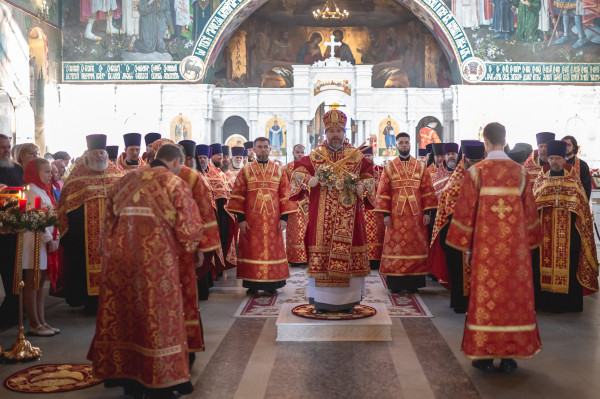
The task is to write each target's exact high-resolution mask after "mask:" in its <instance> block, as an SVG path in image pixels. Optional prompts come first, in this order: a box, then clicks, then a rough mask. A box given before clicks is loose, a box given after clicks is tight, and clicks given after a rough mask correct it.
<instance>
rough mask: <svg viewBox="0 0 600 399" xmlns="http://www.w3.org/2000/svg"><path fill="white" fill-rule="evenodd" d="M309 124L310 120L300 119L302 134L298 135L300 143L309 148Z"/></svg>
mask: <svg viewBox="0 0 600 399" xmlns="http://www.w3.org/2000/svg"><path fill="white" fill-rule="evenodd" d="M308 124H309V121H304V120H303V121H300V136H298V144H302V145H303V146H304V148H305V149H307V150H308V148H309V142H308V132H307V131H306V128H307V126H308ZM307 155H308V154H307Z"/></svg>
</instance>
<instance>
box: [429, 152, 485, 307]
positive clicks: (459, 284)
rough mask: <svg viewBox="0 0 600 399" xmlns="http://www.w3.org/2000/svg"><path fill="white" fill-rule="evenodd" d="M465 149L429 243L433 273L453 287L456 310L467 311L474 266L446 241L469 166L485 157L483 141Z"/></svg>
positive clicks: (446, 190)
mask: <svg viewBox="0 0 600 399" xmlns="http://www.w3.org/2000/svg"><path fill="white" fill-rule="evenodd" d="M461 152H462V154H463V159H462V160H461V161H460V162H459V164H458V166H457V167H456V169H455V170H454V173H452V176H451V177H450V179H449V180H448V184H447V185H446V188H445V189H444V191H443V192H442V195H441V197H440V200H439V202H438V209H437V212H436V216H435V223H434V226H433V235H432V237H431V245H430V247H429V264H430V265H431V273H433V275H434V276H435V277H437V278H438V281H439V282H440V284H442V285H444V286H445V287H447V288H450V307H451V308H453V309H454V312H455V313H466V311H467V305H468V304H469V274H470V270H469V269H468V268H466V267H465V265H464V262H463V253H462V252H461V251H459V250H457V249H455V248H452V247H450V246H448V245H447V244H446V236H447V234H448V227H449V226H450V222H451V221H452V215H453V214H454V209H455V208H456V206H457V204H456V201H457V199H458V196H459V194H460V191H461V189H462V184H463V181H464V178H465V175H466V173H467V170H468V169H469V168H470V167H471V166H473V165H476V164H477V163H479V162H481V161H483V159H484V158H485V156H484V152H485V148H484V146H483V143H479V144H474V143H470V144H466V145H463V146H462V147H461Z"/></svg>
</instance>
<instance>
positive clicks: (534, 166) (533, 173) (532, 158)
mask: <svg viewBox="0 0 600 399" xmlns="http://www.w3.org/2000/svg"><path fill="white" fill-rule="evenodd" d="M523 166H524V167H525V169H527V173H529V176H530V177H531V179H532V181H533V182H534V183H535V179H537V176H538V174H539V173H540V171H541V170H542V166H541V165H540V158H539V156H538V150H533V152H532V153H531V155H529V158H527V160H526V161H525V163H524V164H523Z"/></svg>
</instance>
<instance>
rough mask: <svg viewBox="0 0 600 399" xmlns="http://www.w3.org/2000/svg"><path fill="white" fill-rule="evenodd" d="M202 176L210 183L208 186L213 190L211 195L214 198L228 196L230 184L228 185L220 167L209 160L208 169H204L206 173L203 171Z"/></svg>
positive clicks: (226, 197)
mask: <svg viewBox="0 0 600 399" xmlns="http://www.w3.org/2000/svg"><path fill="white" fill-rule="evenodd" d="M204 177H206V179H207V180H208V182H209V183H210V188H211V190H212V192H213V197H214V199H215V200H218V199H220V198H225V199H228V198H229V193H230V192H231V186H229V183H228V181H227V178H226V177H225V174H224V173H223V171H222V170H221V169H219V168H217V167H216V166H215V165H213V164H212V163H211V162H209V163H208V169H207V170H206V173H204Z"/></svg>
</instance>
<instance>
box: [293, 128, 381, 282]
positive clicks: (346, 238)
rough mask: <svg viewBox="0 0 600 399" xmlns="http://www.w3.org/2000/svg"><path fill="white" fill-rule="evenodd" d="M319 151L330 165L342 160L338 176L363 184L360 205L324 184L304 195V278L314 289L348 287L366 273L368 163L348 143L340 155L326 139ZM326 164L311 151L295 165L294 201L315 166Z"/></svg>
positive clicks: (371, 185)
mask: <svg viewBox="0 0 600 399" xmlns="http://www.w3.org/2000/svg"><path fill="white" fill-rule="evenodd" d="M318 148H319V149H320V151H323V152H324V153H326V154H327V155H328V157H329V159H330V161H331V162H334V163H335V162H339V161H341V160H342V159H347V161H346V163H345V164H344V165H343V168H342V169H343V172H342V173H344V174H349V173H351V174H353V175H355V176H358V177H359V178H360V180H361V182H362V183H363V184H364V185H365V193H366V196H365V199H364V200H363V199H361V198H357V196H356V194H354V193H349V192H347V191H346V190H345V189H342V190H339V189H338V188H337V187H332V188H329V187H327V186H325V185H317V186H316V187H313V188H311V189H310V194H309V211H308V220H309V223H308V230H307V234H308V237H307V239H306V243H307V246H308V268H307V274H308V277H312V278H315V285H316V286H317V287H348V286H349V284H350V278H352V277H364V276H367V275H368V274H369V272H370V269H369V262H368V247H367V233H366V230H365V218H364V206H365V204H373V203H374V202H375V201H374V197H375V182H374V180H373V164H372V163H371V162H369V161H367V160H366V159H364V157H363V155H362V153H361V152H360V151H356V149H355V148H354V147H352V146H351V145H350V144H348V143H344V144H343V147H342V149H341V150H340V151H332V150H330V149H329V148H328V145H327V141H326V140H325V141H324V142H323V143H322V144H320V145H319V147H318ZM348 157H349V158H348ZM328 165H329V163H328V162H327V161H326V160H325V158H323V157H322V156H321V155H318V154H317V152H316V151H314V150H313V151H312V152H311V153H310V155H308V156H305V157H303V158H302V159H300V160H299V161H296V162H294V167H295V169H294V172H293V174H292V181H291V190H290V193H291V196H290V198H291V199H292V200H297V199H299V198H302V197H303V196H304V195H306V193H305V192H303V190H306V188H307V187H308V185H307V184H308V181H309V180H310V178H311V177H313V176H315V174H316V172H317V170H319V168H320V167H325V166H328ZM370 206H371V205H370Z"/></svg>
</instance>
